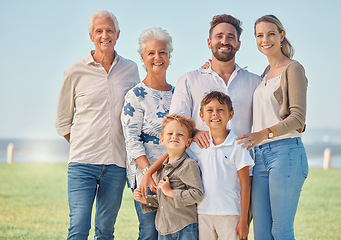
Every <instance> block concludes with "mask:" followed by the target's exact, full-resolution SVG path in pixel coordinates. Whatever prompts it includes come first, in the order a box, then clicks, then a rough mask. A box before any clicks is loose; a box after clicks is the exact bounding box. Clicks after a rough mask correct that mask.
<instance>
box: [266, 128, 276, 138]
mask: <svg viewBox="0 0 341 240" xmlns="http://www.w3.org/2000/svg"><path fill="white" fill-rule="evenodd" d="M267 129H268V130H269V135H268V139H271V138H273V137H274V133H273V132H272V131H271V129H270V128H267Z"/></svg>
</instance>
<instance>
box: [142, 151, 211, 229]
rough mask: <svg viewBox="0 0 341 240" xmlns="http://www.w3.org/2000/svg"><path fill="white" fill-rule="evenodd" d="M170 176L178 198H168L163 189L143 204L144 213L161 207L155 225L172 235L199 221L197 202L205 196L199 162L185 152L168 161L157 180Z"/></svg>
mask: <svg viewBox="0 0 341 240" xmlns="http://www.w3.org/2000/svg"><path fill="white" fill-rule="evenodd" d="M166 176H168V177H169V181H170V185H171V188H172V189H173V190H174V197H173V198H171V197H168V196H166V195H165V194H163V192H162V191H161V190H157V195H154V196H148V198H147V204H146V205H145V204H142V210H143V212H149V211H155V210H156V209H157V214H156V219H155V226H156V229H157V230H158V231H159V232H160V233H161V234H162V235H166V234H172V233H175V232H178V231H180V230H181V229H183V228H185V227H186V226H188V225H190V224H192V223H197V222H198V213H197V205H196V204H197V203H198V202H200V201H201V200H202V198H203V195H204V189H203V185H202V181H201V176H200V168H199V165H198V163H197V162H196V161H195V160H193V159H190V158H188V156H187V154H186V153H183V154H182V155H181V157H180V158H179V159H177V160H176V161H174V162H171V163H168V158H167V159H166V160H165V161H164V163H163V167H162V168H161V169H160V170H159V171H158V174H157V182H159V181H160V179H164V178H165V177H166Z"/></svg>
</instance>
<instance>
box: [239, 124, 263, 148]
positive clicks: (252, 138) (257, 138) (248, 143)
mask: <svg viewBox="0 0 341 240" xmlns="http://www.w3.org/2000/svg"><path fill="white" fill-rule="evenodd" d="M268 135H269V130H268V129H264V130H261V131H259V132H254V133H248V134H244V135H240V136H239V137H237V138H236V140H237V141H238V140H240V141H238V144H244V145H243V146H242V148H247V150H248V151H249V150H251V149H252V148H254V147H255V146H257V145H258V144H260V143H261V142H262V141H263V140H264V139H267V138H268Z"/></svg>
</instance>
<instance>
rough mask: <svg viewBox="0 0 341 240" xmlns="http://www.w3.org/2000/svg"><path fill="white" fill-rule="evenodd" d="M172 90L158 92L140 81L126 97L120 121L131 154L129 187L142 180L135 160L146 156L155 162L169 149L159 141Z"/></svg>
mask: <svg viewBox="0 0 341 240" xmlns="http://www.w3.org/2000/svg"><path fill="white" fill-rule="evenodd" d="M173 93H174V87H173V86H172V89H171V90H170V91H159V90H155V89H153V88H151V87H149V86H147V85H146V84H144V83H143V82H141V83H139V84H137V85H136V86H135V87H134V88H132V89H131V90H129V91H128V93H127V95H126V96H125V102H124V106H123V109H122V114H121V121H122V127H123V133H124V138H125V143H126V149H127V156H128V157H127V179H128V186H129V187H131V188H136V187H138V186H139V184H140V182H141V179H142V173H141V169H140V168H139V167H138V166H137V164H136V163H135V159H136V158H138V157H140V156H143V155H146V156H147V158H148V160H149V163H150V164H153V163H154V162H155V161H156V160H157V159H158V158H160V157H161V156H162V155H163V154H165V153H166V152H167V150H166V148H165V147H164V146H163V145H161V143H160V136H161V125H162V121H163V118H164V117H165V116H166V115H167V114H168V112H169V107H170V104H171V100H172V96H173ZM136 184H137V185H136Z"/></svg>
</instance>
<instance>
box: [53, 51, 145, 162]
mask: <svg viewBox="0 0 341 240" xmlns="http://www.w3.org/2000/svg"><path fill="white" fill-rule="evenodd" d="M139 81H140V79H139V74H138V70H137V65H136V63H134V62H133V61H131V60H128V59H125V58H123V57H121V56H120V55H118V54H117V53H116V57H115V59H114V61H113V63H112V66H111V68H110V71H109V73H107V72H106V71H105V69H104V68H103V66H102V65H101V64H99V63H96V62H95V60H94V59H93V57H92V53H91V52H90V53H89V54H88V56H87V57H86V58H85V59H83V60H81V61H79V62H77V63H75V64H72V65H71V66H69V67H68V68H67V69H66V70H65V72H64V79H63V83H62V86H61V90H60V94H59V99H58V107H57V116H56V129H57V132H58V134H59V135H61V136H65V135H67V134H69V133H70V155H69V163H70V162H79V163H87V164H104V165H109V164H116V165H117V166H120V167H126V150H125V142H124V136H123V130H122V125H121V110H122V107H123V102H124V95H125V94H126V93H127V92H128V90H129V89H131V88H132V87H134V86H135V85H136V84H137V83H138V82H139Z"/></svg>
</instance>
